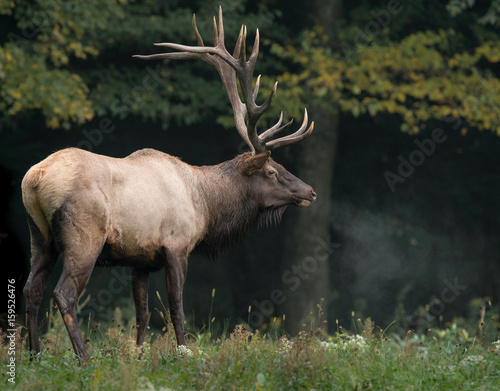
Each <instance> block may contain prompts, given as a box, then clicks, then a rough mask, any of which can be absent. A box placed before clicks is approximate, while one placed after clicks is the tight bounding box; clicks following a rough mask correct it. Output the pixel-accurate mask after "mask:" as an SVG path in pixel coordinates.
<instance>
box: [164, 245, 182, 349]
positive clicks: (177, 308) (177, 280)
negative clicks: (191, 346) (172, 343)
mask: <svg viewBox="0 0 500 391" xmlns="http://www.w3.org/2000/svg"><path fill="white" fill-rule="evenodd" d="M186 273H187V255H186V256H179V255H177V254H170V255H168V256H167V263H166V265H165V283H166V286H167V297H168V305H169V308H170V318H171V319H172V324H173V325H174V330H175V337H176V339H177V345H185V344H186V339H185V337H184V308H183V303H182V291H183V289H184V281H185V279H186Z"/></svg>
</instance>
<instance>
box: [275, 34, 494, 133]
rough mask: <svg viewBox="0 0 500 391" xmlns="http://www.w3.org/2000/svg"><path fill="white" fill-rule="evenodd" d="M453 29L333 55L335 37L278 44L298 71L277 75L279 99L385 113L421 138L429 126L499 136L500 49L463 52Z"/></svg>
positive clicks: (485, 45)
mask: <svg viewBox="0 0 500 391" xmlns="http://www.w3.org/2000/svg"><path fill="white" fill-rule="evenodd" d="M457 39H458V40H459V39H460V37H457V33H456V32H455V31H454V30H447V31H445V30H439V31H436V32H433V31H422V32H418V33H414V34H410V35H408V36H406V37H405V38H403V39H402V40H401V41H400V42H389V43H384V42H373V43H372V44H370V45H366V46H352V45H349V44H347V43H344V44H342V50H341V53H339V52H334V51H332V50H331V49H330V45H329V38H328V36H327V35H326V34H325V33H324V32H323V31H322V30H321V29H319V28H318V29H315V30H314V31H310V32H308V33H306V34H304V35H303V36H302V37H301V40H300V45H298V47H296V46H293V45H287V46H280V45H275V46H274V47H273V51H274V53H275V54H276V55H278V56H280V57H282V58H286V59H290V60H292V61H293V62H294V63H295V64H297V65H298V66H299V71H298V72H285V73H284V74H282V75H281V76H280V77H279V80H280V82H282V84H284V85H285V86H286V87H285V91H283V89H282V91H281V94H282V95H281V97H280V99H284V100H286V101H288V102H290V101H302V102H308V103H309V104H317V105H322V106H324V107H326V108H330V109H332V110H339V111H343V112H350V113H351V114H352V115H353V116H354V117H358V116H360V115H362V114H369V115H370V116H372V117H374V116H376V115H378V114H379V113H384V114H393V115H397V116H399V117H400V118H401V130H403V131H409V132H412V133H417V132H418V131H419V130H420V129H421V128H423V127H425V126H426V125H427V123H428V121H430V120H445V121H448V122H458V121H460V122H462V121H463V122H465V123H466V125H465V126H467V127H473V128H477V129H479V130H483V129H486V130H491V131H494V132H496V133H497V134H499V135H500V117H499V116H498V113H499V112H500V79H499V78H497V77H496V75H495V74H494V73H493V71H492V69H493V68H494V67H495V65H496V63H498V62H499V61H500V49H499V48H498V45H496V43H495V42H493V41H485V42H482V43H480V44H478V45H477V46H476V47H474V48H472V50H470V49H471V48H467V50H463V51H461V52H457V51H456V50H452V47H453V46H458V45H459V44H458V43H457V42H456V41H457Z"/></svg>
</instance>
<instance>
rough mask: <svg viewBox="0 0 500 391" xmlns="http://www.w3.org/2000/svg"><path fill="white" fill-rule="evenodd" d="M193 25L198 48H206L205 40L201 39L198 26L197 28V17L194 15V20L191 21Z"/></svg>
mask: <svg viewBox="0 0 500 391" xmlns="http://www.w3.org/2000/svg"><path fill="white" fill-rule="evenodd" d="M191 25H192V26H193V31H194V35H195V37H196V42H198V46H205V44H204V43H203V38H202V37H201V34H200V32H199V31H198V26H196V15H195V14H193V19H192V21H191Z"/></svg>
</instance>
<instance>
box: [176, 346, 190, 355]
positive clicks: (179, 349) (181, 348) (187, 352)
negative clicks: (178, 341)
mask: <svg viewBox="0 0 500 391" xmlns="http://www.w3.org/2000/svg"><path fill="white" fill-rule="evenodd" d="M177 356H179V357H193V352H192V351H191V349H188V347H187V346H186V345H179V346H177Z"/></svg>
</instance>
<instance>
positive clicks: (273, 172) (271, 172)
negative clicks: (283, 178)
mask: <svg viewBox="0 0 500 391" xmlns="http://www.w3.org/2000/svg"><path fill="white" fill-rule="evenodd" d="M267 173H268V174H269V175H274V174H276V172H275V171H274V170H269V171H268V172H267Z"/></svg>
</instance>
